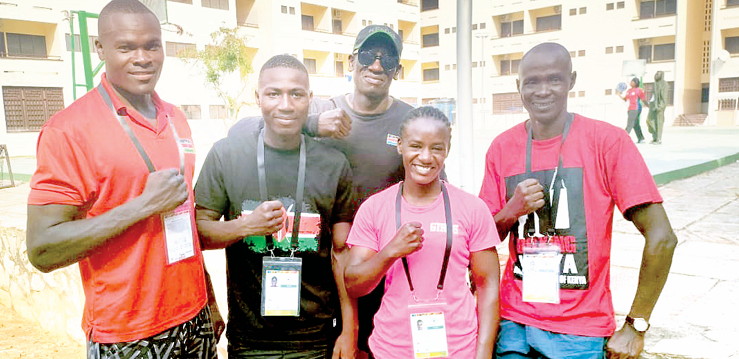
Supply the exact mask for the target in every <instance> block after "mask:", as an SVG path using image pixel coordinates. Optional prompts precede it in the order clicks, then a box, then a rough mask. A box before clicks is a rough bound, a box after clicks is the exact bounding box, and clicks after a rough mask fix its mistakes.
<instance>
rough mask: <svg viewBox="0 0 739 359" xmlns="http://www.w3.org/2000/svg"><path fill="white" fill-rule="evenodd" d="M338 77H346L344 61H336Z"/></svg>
mask: <svg viewBox="0 0 739 359" xmlns="http://www.w3.org/2000/svg"><path fill="white" fill-rule="evenodd" d="M334 67H335V69H336V77H344V61H335V63H334Z"/></svg>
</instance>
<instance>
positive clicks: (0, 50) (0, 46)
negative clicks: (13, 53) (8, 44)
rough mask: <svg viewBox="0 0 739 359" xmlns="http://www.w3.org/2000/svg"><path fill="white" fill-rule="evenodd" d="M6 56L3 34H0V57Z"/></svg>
mask: <svg viewBox="0 0 739 359" xmlns="http://www.w3.org/2000/svg"><path fill="white" fill-rule="evenodd" d="M6 56H8V54H7V53H6V52H5V33H4V32H0V57H6Z"/></svg>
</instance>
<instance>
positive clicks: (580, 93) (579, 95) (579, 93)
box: [577, 91, 585, 97]
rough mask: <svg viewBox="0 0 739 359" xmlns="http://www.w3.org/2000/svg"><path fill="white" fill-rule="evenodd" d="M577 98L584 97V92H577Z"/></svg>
mask: <svg viewBox="0 0 739 359" xmlns="http://www.w3.org/2000/svg"><path fill="white" fill-rule="evenodd" d="M577 97H585V91H578V92H577Z"/></svg>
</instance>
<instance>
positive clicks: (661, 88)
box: [647, 71, 667, 145]
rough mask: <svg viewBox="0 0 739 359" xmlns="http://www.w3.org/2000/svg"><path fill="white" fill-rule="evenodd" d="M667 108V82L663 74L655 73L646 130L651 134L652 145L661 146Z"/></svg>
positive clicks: (661, 72)
mask: <svg viewBox="0 0 739 359" xmlns="http://www.w3.org/2000/svg"><path fill="white" fill-rule="evenodd" d="M666 107H667V81H665V73H664V72H663V71H657V73H656V74H654V87H652V96H650V98H649V117H647V128H648V129H649V133H651V134H652V142H651V143H652V144H654V145H660V144H662V130H664V126H665V108H666Z"/></svg>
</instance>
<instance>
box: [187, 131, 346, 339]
mask: <svg viewBox="0 0 739 359" xmlns="http://www.w3.org/2000/svg"><path fill="white" fill-rule="evenodd" d="M243 130H244V131H238V130H237V131H231V132H229V135H228V137H226V138H224V139H222V140H220V141H218V142H217V143H215V144H214V145H213V148H212V149H211V151H210V152H209V153H208V156H207V157H206V159H205V163H204V165H203V169H202V170H201V172H200V175H199V177H198V181H197V185H196V186H195V199H196V202H197V205H198V206H201V207H204V208H207V209H210V210H213V211H216V212H218V213H221V214H223V215H224V216H225V217H226V220H231V219H234V218H237V217H238V216H239V215H240V214H241V213H242V211H244V210H252V209H254V208H256V207H257V206H258V205H259V204H260V203H261V202H262V201H261V198H260V192H259V179H258V172H257V156H256V154H257V138H258V134H259V131H258V128H254V127H249V128H243ZM305 145H306V150H307V152H306V157H307V161H306V175H305V194H304V199H303V210H302V211H303V212H302V213H303V216H306V217H307V216H310V214H316V213H317V214H319V215H320V220H321V224H320V233H319V234H318V235H316V236H315V238H312V239H308V240H306V239H305V238H303V236H301V239H300V247H299V249H298V251H297V252H296V253H295V255H296V256H298V257H300V258H302V260H303V272H302V288H301V294H300V295H301V303H300V306H301V308H300V316H299V317H262V315H261V312H260V310H261V289H262V258H263V257H265V256H269V252H268V251H267V249H266V247H265V242H264V237H263V236H260V237H247V238H245V239H244V240H242V241H240V242H237V243H234V244H233V245H231V246H229V247H228V248H226V261H227V277H228V281H227V283H228V309H229V315H228V329H227V331H226V336H227V337H228V341H229V344H231V345H234V346H235V347H236V348H243V349H263V350H271V349H290V348H292V349H304V348H305V349H307V348H325V347H328V346H329V345H333V341H334V340H335V338H336V337H337V336H338V334H339V333H340V328H341V324H340V323H341V307H340V304H339V297H338V290H337V288H336V283H335V281H334V277H333V271H332V268H331V245H332V233H331V228H332V226H333V224H336V223H340V222H351V221H352V219H353V216H354V212H355V210H356V208H355V207H354V202H355V201H353V197H354V195H353V186H352V182H351V178H352V173H351V167H350V166H349V162H348V161H347V160H346V158H345V157H344V155H342V154H341V153H340V152H338V151H336V150H335V149H332V148H330V147H328V146H325V145H323V144H321V143H318V142H317V141H315V140H314V139H312V138H310V137H307V136H306V138H305ZM298 161H299V150H298V149H295V150H288V151H284V150H278V149H274V148H271V147H269V146H265V167H266V176H267V191H268V197H269V199H270V200H275V199H279V200H280V201H282V203H283V205H284V206H285V208H286V209H289V208H290V207H291V206H294V205H295V200H294V198H295V190H296V185H297V175H298ZM302 222H303V221H301V223H302ZM301 232H303V230H302V229H301ZM289 238H290V235H289V234H288V240H287V241H283V242H285V243H286V242H289ZM275 255H277V256H289V252H286V251H283V250H280V249H277V250H275Z"/></svg>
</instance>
